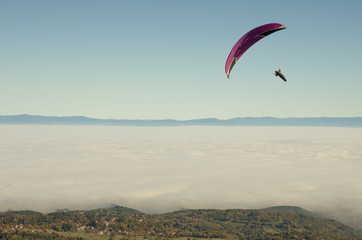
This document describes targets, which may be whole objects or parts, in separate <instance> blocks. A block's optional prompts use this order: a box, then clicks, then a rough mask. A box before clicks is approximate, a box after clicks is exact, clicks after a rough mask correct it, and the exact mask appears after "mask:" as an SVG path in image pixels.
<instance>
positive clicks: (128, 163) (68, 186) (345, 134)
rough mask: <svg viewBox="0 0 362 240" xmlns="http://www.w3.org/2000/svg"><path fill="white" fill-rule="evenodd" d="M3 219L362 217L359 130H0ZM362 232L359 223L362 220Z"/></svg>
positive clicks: (361, 139)
mask: <svg viewBox="0 0 362 240" xmlns="http://www.w3.org/2000/svg"><path fill="white" fill-rule="evenodd" d="M0 130H1V131H0V153H1V161H0V164H1V166H0V182H1V184H0V192H1V195H0V207H1V209H0V211H6V210H7V209H17V210H20V209H31V210H37V211H43V212H47V211H55V210H56V209H62V208H69V209H87V208H96V207H102V206H106V205H107V204H111V203H114V204H119V205H124V206H127V207H131V208H135V209H138V210H141V211H145V212H147V213H160V212H166V211H173V210H178V209H181V208H222V209H226V208H262V207H269V206H275V205H296V206H299V207H303V208H305V209H307V210H310V211H321V212H324V213H328V214H331V215H333V214H334V215H335V216H342V217H351V216H352V217H355V218H358V216H361V214H362V208H361V204H360V203H361V201H362V186H361V184H360V183H361V182H362V176H361V174H360V173H361V171H360V169H361V168H362V162H361V159H360V158H361V156H362V149H361V148H360V146H361V143H362V129H360V128H327V127H107V126H16V125H7V126H6V125H0ZM360 221H361V222H362V219H360Z"/></svg>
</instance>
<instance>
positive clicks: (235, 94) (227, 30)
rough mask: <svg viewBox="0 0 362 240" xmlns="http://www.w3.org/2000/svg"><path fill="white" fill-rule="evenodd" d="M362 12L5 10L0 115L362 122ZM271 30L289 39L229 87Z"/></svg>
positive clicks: (342, 5)
mask: <svg viewBox="0 0 362 240" xmlns="http://www.w3.org/2000/svg"><path fill="white" fill-rule="evenodd" d="M361 9H362V2H361V1H359V0H349V1H330V0H328V1H327V0H320V1H283V0H281V1H272V2H271V1H267V0H265V1H264V0H261V1H255V2H254V1H234V0H233V1H227V2H224V1H217V0H214V1H207V2H205V1H165V0H156V1H133V0H132V1H129V0H122V1H118V0H108V1H94V0H90V1H89V0H86V1H85V0H79V1H70V0H64V1H46V0H32V1H27V0H15V1H1V2H0V28H1V29H2V37H1V38H0V45H1V46H2V47H1V49H2V50H1V54H0V63H1V71H0V79H1V80H0V82H1V88H0V102H1V103H2V104H1V110H0V114H1V115H12V114H24V113H25V114H34V115H45V116H74V115H77V116H78V115H82V116H87V117H95V118H116V119H167V118H172V119H178V120H184V119H195V118H208V117H216V118H219V119H229V118H233V117H248V116H251V117H259V116H273V117H320V116H327V117H355V116H362V109H361V107H360V106H361V105H362V94H361V91H360V89H362V81H361V75H360V72H359V70H360V66H361V64H362V60H361V56H362V47H361V45H360V41H359V40H358V39H360V38H361V35H362V33H361V31H359V29H360V28H361V22H362V15H361V14H360V10H361ZM270 22H279V23H282V24H284V25H285V26H286V27H287V29H286V30H284V31H281V32H278V33H276V34H273V35H270V36H268V38H266V39H263V40H262V41H260V42H259V43H257V44H256V45H255V46H253V47H252V48H251V49H250V50H249V51H248V52H247V53H246V54H245V55H244V56H243V58H242V59H241V60H240V61H239V62H238V63H237V64H236V66H235V67H234V69H233V71H232V73H231V76H230V79H227V78H226V75H225V72H224V64H225V61H226V57H227V56H228V54H229V51H230V50H231V47H232V46H233V45H234V43H235V42H236V41H237V40H238V39H239V38H240V37H241V36H242V35H243V34H244V33H246V32H247V31H249V30H250V29H252V28H254V27H256V26H259V25H262V24H265V23H270ZM277 68H281V69H282V71H283V73H284V74H285V76H286V77H287V78H288V82H286V83H284V82H282V81H281V80H280V79H278V78H276V77H275V76H273V74H272V73H273V71H274V70H276V69H277Z"/></svg>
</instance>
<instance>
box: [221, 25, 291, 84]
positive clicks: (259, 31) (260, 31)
mask: <svg viewBox="0 0 362 240" xmlns="http://www.w3.org/2000/svg"><path fill="white" fill-rule="evenodd" d="M283 29H285V26H284V25H282V24H279V23H269V24H265V25H262V26H260V27H257V28H254V29H253V30H251V31H249V32H247V33H246V34H245V35H244V36H242V37H241V38H240V39H239V41H237V43H236V44H235V45H234V47H233V48H232V49H231V52H230V54H229V56H228V58H227V60H226V64H225V73H226V76H227V77H228V78H229V75H230V71H231V69H232V68H233V67H234V65H235V63H236V62H237V61H238V60H239V58H240V57H241V56H242V55H243V54H244V53H245V52H246V50H248V49H249V48H250V47H251V46H252V45H254V44H255V43H256V42H257V41H259V40H260V39H262V38H264V37H266V36H268V35H269V34H272V33H274V32H277V31H279V30H283Z"/></svg>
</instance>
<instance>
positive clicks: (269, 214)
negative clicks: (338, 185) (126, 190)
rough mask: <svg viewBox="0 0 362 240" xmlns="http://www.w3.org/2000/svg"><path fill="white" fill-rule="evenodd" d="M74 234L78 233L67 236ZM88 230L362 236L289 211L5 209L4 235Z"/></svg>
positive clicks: (148, 235) (119, 235)
mask: <svg viewBox="0 0 362 240" xmlns="http://www.w3.org/2000/svg"><path fill="white" fill-rule="evenodd" d="M69 232H72V233H79V235H78V236H76V235H77V234H73V235H72V236H69V235H66V234H65V233H69ZM80 233H82V234H83V235H82V234H80ZM84 234H93V235H98V236H106V237H105V238H103V239H132V238H136V237H137V238H139V237H143V238H145V239H167V238H169V239H171V238H172V239H177V238H190V239H192V238H218V239H362V233H361V232H358V231H356V230H354V229H352V228H350V227H347V226H345V225H343V224H340V223H338V222H336V221H333V220H328V219H324V218H317V217H314V216H310V215H306V214H302V213H295V212H285V211H266V210H183V211H177V212H172V213H166V214H160V215H154V214H144V213H142V212H139V211H136V210H133V209H129V208H125V207H119V206H115V207H112V208H108V209H97V210H91V211H67V210H64V211H58V212H56V213H51V214H42V213H37V212H30V211H26V212H6V213H0V239H82V238H84ZM82 236H83V237H82Z"/></svg>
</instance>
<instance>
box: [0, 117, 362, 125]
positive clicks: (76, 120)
mask: <svg viewBox="0 0 362 240" xmlns="http://www.w3.org/2000/svg"><path fill="white" fill-rule="evenodd" d="M0 124H26V125H28V124H33V125H102V126H323V127H362V117H313V118H275V117H237V118H232V119H226V120H220V119H217V118H202V119H192V120H173V119H161V120H140V119H135V120H130V119H97V118H88V117H84V116H69V117H57V116H38V115H28V114H21V115H0Z"/></svg>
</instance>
